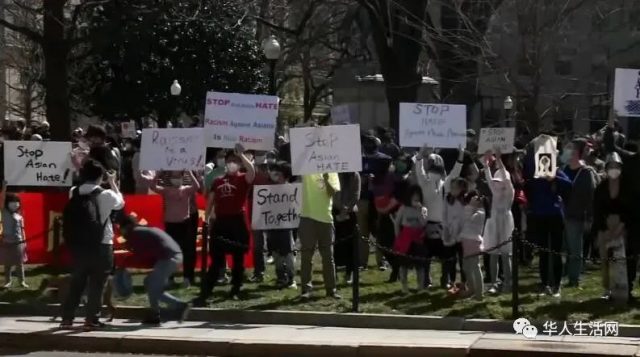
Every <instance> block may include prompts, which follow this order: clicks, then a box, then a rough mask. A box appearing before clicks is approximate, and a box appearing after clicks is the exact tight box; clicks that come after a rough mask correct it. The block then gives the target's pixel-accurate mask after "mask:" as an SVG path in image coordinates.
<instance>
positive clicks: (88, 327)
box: [82, 321, 107, 331]
mask: <svg viewBox="0 0 640 357" xmlns="http://www.w3.org/2000/svg"><path fill="white" fill-rule="evenodd" d="M105 327H107V324H105V323H102V322H100V321H85V322H84V325H83V326H82V329H83V330H85V331H95V330H100V329H103V328H105Z"/></svg>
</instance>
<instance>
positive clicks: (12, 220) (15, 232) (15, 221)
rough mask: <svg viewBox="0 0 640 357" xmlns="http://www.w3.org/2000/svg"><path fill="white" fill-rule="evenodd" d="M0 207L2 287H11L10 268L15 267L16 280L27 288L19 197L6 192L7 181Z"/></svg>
mask: <svg viewBox="0 0 640 357" xmlns="http://www.w3.org/2000/svg"><path fill="white" fill-rule="evenodd" d="M0 207H2V236H1V237H0V265H4V278H5V282H4V288H5V289H9V288H11V285H12V282H13V279H12V277H11V270H12V268H13V267H15V268H16V273H17V274H18V280H19V281H20V285H21V286H22V287H23V288H28V287H29V285H27V283H26V281H25V278H24V263H25V262H26V261H27V241H26V237H25V234H24V219H23V218H22V214H21V207H20V198H19V197H18V196H17V195H16V194H13V193H7V183H6V182H4V184H3V185H2V192H0Z"/></svg>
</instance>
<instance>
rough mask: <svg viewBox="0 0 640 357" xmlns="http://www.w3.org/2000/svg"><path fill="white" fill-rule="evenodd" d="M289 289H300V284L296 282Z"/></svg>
mask: <svg viewBox="0 0 640 357" xmlns="http://www.w3.org/2000/svg"><path fill="white" fill-rule="evenodd" d="M287 288H289V289H293V290H296V289H298V284H296V282H295V281H294V282H293V283H291V285H289V286H288V287H287Z"/></svg>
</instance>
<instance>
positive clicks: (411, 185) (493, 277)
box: [0, 123, 640, 327]
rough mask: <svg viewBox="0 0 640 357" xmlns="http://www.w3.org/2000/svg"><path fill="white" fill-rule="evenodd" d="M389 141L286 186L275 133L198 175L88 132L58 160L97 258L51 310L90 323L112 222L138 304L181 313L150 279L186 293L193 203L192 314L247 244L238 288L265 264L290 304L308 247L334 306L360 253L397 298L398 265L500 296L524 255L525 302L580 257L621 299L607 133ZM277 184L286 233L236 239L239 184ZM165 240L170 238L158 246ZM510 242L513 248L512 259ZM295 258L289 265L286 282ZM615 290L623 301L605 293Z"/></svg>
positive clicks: (12, 255) (10, 207)
mask: <svg viewBox="0 0 640 357" xmlns="http://www.w3.org/2000/svg"><path fill="white" fill-rule="evenodd" d="M138 134H139V133H138ZM4 137H5V139H7V140H19V139H23V140H46V139H47V138H48V125H41V126H38V127H33V128H26V126H24V125H22V126H18V127H15V128H14V130H12V131H11V132H5V134H4ZM549 137H557V138H558V140H557V154H558V155H557V157H558V169H557V170H556V171H555V175H554V176H551V177H544V178H540V177H538V178H537V176H536V175H535V170H536V164H535V158H534V156H535V155H534V152H535V150H536V148H537V147H538V146H539V145H541V142H543V141H545V140H546V139H547V138H549ZM395 138H396V135H395V133H394V132H393V131H392V130H390V129H384V128H379V129H378V130H372V131H368V132H366V133H363V134H362V137H361V142H362V157H363V170H362V172H349V173H339V174H337V173H325V174H314V175H304V176H301V177H295V176H293V175H292V172H291V153H290V146H289V144H288V143H287V141H286V140H285V138H284V137H279V138H278V139H277V140H276V142H277V143H276V148H275V149H274V150H273V151H271V152H266V153H265V152H261V153H258V152H253V151H248V150H245V149H244V148H243V147H242V145H237V146H236V148H235V149H232V150H223V149H211V148H209V149H207V152H206V161H207V164H206V166H205V169H204V171H203V172H151V171H141V170H139V168H138V166H139V161H140V159H139V152H140V136H139V135H138V137H137V138H129V139H123V138H119V136H118V135H117V133H116V132H115V131H113V130H111V131H110V130H108V129H105V128H104V127H102V126H96V125H92V126H90V127H89V128H88V129H87V130H86V131H83V130H81V129H78V130H76V131H74V135H73V140H74V150H73V152H72V159H73V163H74V165H75V166H76V168H77V169H78V173H79V175H78V177H77V186H76V187H75V188H74V189H73V190H72V194H71V197H72V200H73V197H75V195H78V196H82V195H85V196H87V197H92V196H95V197H97V199H98V208H99V209H97V217H98V219H99V221H100V224H101V225H102V227H103V229H102V230H101V233H100V235H101V236H100V238H99V242H98V244H97V248H91V249H94V251H93V253H92V254H94V258H95V257H101V259H92V258H91V257H90V258H88V259H87V254H85V253H86V252H85V253H83V251H79V252H78V253H77V254H75V255H74V258H75V259H74V275H73V277H74V280H73V285H72V287H73V288H72V293H71V294H70V296H69V297H68V298H67V301H66V303H65V305H64V314H63V317H64V322H63V325H64V326H69V325H70V324H71V323H72V320H73V314H74V311H75V308H76V307H77V305H78V303H79V301H80V295H81V294H82V292H83V291H84V288H85V285H86V284H87V282H89V283H88V284H89V301H88V305H89V307H90V308H89V309H87V322H86V323H87V326H89V327H95V326H98V324H99V321H98V320H97V317H96V311H97V310H96V306H100V305H99V301H100V296H101V295H100V291H101V290H100V286H101V285H104V279H105V277H106V275H107V274H108V273H109V272H110V269H111V268H112V262H113V257H112V254H113V250H112V244H113V242H112V241H113V228H112V222H114V223H115V224H121V225H122V227H123V228H124V231H125V232H126V234H125V238H126V236H127V235H131V234H133V233H131V232H137V231H140V233H139V234H140V235H143V236H144V237H147V239H150V240H155V241H156V243H157V244H155V245H151V246H150V247H151V248H149V249H150V250H153V252H151V253H149V252H146V253H144V252H142V253H141V252H140V250H144V244H142V243H140V242H137V244H135V245H136V247H137V249H134V250H137V251H138V254H147V257H152V258H153V260H154V261H153V263H154V266H155V269H154V272H155V273H154V274H152V275H150V279H149V283H148V284H147V285H148V286H147V289H148V290H149V299H150V302H151V305H152V308H153V310H154V311H155V312H157V311H158V301H160V300H162V301H167V302H168V303H169V304H170V305H172V306H173V307H174V308H176V309H178V310H180V312H181V316H183V315H184V313H185V310H186V304H184V303H182V302H180V301H179V300H177V299H175V298H173V297H172V296H170V295H168V294H166V293H164V283H165V280H167V279H173V278H172V274H173V273H174V272H175V271H176V270H177V268H178V265H182V272H183V273H182V274H183V280H182V281H183V284H184V285H185V286H190V285H193V284H194V283H195V274H194V268H195V260H196V239H197V232H198V210H197V206H196V195H197V194H198V193H199V192H200V193H202V194H203V195H204V196H205V197H206V201H207V205H206V213H205V216H206V222H207V223H208V227H210V234H209V236H210V237H211V238H210V240H209V252H210V255H211V258H212V261H213V265H212V266H211V267H209V271H208V272H207V274H206V278H205V280H204V281H203V282H202V283H201V284H200V287H201V291H200V294H199V295H198V296H197V297H196V298H195V300H194V301H193V304H194V305H196V306H206V305H207V300H208V298H209V297H210V296H211V294H212V291H213V289H214V287H216V286H217V285H220V284H224V283H226V281H227V274H226V273H227V270H228V269H227V268H228V267H227V265H226V259H224V258H225V256H227V255H229V256H231V257H232V264H231V266H230V268H231V280H230V283H231V290H230V293H229V297H230V298H232V299H241V298H242V285H243V282H244V281H245V269H244V255H245V254H246V253H247V252H248V251H249V247H250V244H249V242H250V239H251V237H253V242H254V245H253V246H254V247H255V248H254V250H253V251H252V254H253V256H254V257H253V258H254V259H253V261H254V265H255V266H254V271H253V275H252V276H251V277H250V280H251V281H256V282H261V281H263V280H264V273H265V264H266V261H268V259H265V255H268V256H269V257H270V258H273V260H274V262H275V264H276V286H277V287H278V288H281V289H284V288H293V289H297V288H299V289H300V293H301V298H303V299H308V298H310V297H311V296H312V288H313V286H312V271H313V269H312V268H313V267H312V264H313V256H314V253H315V251H316V250H317V251H318V252H319V253H320V256H321V258H322V259H321V263H322V275H323V281H324V285H323V287H324V289H325V294H326V296H327V297H330V298H336V299H339V298H340V295H339V294H338V291H337V285H338V284H337V280H338V275H337V273H336V266H338V267H341V266H342V267H345V277H344V279H345V281H346V282H347V283H351V280H352V274H353V272H354V270H355V269H361V268H366V267H367V266H368V265H369V264H368V260H369V258H370V254H369V252H370V249H371V248H372V247H373V248H375V251H376V254H375V255H372V256H373V257H375V259H376V264H377V267H378V268H379V269H380V270H389V271H390V275H389V282H400V283H401V286H402V291H403V292H405V293H408V292H409V284H408V273H409V272H410V271H411V270H412V269H415V271H416V277H417V289H418V290H422V289H429V288H434V285H435V287H436V288H437V287H439V288H442V289H446V290H447V291H448V293H449V294H450V295H451V296H452V297H459V298H474V299H478V300H481V299H483V296H484V295H485V294H500V293H506V292H510V291H511V289H512V284H511V270H512V264H527V265H528V264H530V263H531V262H532V259H533V252H534V251H535V250H538V253H539V278H540V294H541V296H542V295H549V296H553V297H560V295H561V288H562V286H563V283H562V280H563V277H566V284H565V285H564V286H566V287H567V288H579V287H580V284H581V277H582V274H583V269H584V261H585V260H587V259H588V260H591V261H593V262H599V264H601V266H602V269H603V289H604V291H603V298H605V299H615V300H621V301H628V300H631V299H634V297H633V295H632V291H633V282H634V281H635V278H636V270H637V263H638V262H637V254H639V253H640V240H639V239H640V238H638V235H639V233H640V232H639V231H640V223H639V222H640V220H639V219H637V218H640V217H635V216H634V215H637V214H639V213H636V212H638V211H637V210H634V206H635V204H634V203H635V202H638V199H640V184H639V183H638V182H640V181H638V179H640V156H638V150H637V148H636V147H634V146H633V145H632V144H628V143H627V142H626V140H625V137H624V135H623V134H622V132H621V130H620V129H619V127H618V126H616V125H613V123H610V124H609V125H607V126H606V127H605V128H603V129H602V130H600V131H598V132H596V133H593V134H591V135H586V136H575V137H566V136H563V135H561V134H559V133H554V132H543V133H541V134H540V135H539V136H537V137H535V138H533V139H531V138H526V136H525V135H522V136H520V137H519V138H518V139H517V140H516V142H515V143H514V150H513V152H511V153H508V154H507V153H501V152H500V151H499V150H497V149H495V150H490V151H488V152H486V153H477V139H478V138H477V136H476V133H475V132H474V131H473V130H468V131H467V144H466V148H462V147H461V148H459V149H458V150H456V149H441V150H438V149H436V148H430V147H429V145H428V144H429V143H425V147H423V148H421V149H420V150H415V149H411V150H410V149H406V148H401V147H399V146H398V145H397V144H396V143H395ZM525 138H526V139H525ZM116 182H117V184H116ZM288 182H299V183H301V185H302V211H301V219H300V225H299V228H298V229H297V230H274V231H252V230H251V227H250V226H248V225H247V223H246V222H247V220H246V215H247V214H249V215H250V212H248V210H249V209H250V207H251V205H250V204H248V202H249V200H250V197H251V196H252V189H253V186H254V185H275V184H286V183H288ZM123 193H136V194H151V193H156V194H160V195H162V196H163V197H164V220H165V230H166V234H167V235H163V234H160V233H159V232H157V231H143V230H140V229H139V228H137V227H138V225H137V223H136V222H135V221H134V220H132V218H131V217H126V216H125V215H124V214H122V213H121V212H122V205H123V200H122V194H123ZM3 200H4V202H5V204H4V208H3V217H5V216H8V217H11V218H10V219H6V218H5V219H3V228H4V236H3V245H2V250H1V251H0V253H2V254H0V263H2V264H4V265H5V275H6V276H7V280H8V281H7V282H6V283H7V285H6V286H7V287H9V286H10V285H11V267H12V266H15V267H17V270H18V275H19V278H20V282H21V283H22V284H23V286H26V283H25V281H24V274H23V270H24V269H23V268H22V263H23V259H22V256H23V255H24V251H25V249H24V233H23V230H22V228H23V226H24V223H23V222H22V218H21V216H20V205H19V199H18V198H17V196H15V195H10V194H7V193H5V192H4V191H3ZM166 237H171V239H172V240H173V241H174V243H172V244H169V243H168V242H166ZM132 239H135V238H132ZM354 240H355V241H357V242H358V243H357V244H354V243H355V242H354ZM512 244H517V245H518V248H519V249H518V251H519V253H520V254H519V255H518V256H516V257H514V256H512V246H511V245H512ZM153 247H155V248H153ZM296 247H298V249H296ZM536 248H539V249H536ZM83 249H85V250H86V249H88V248H86V247H85V248H83ZM354 249H357V252H354ZM355 256H357V257H359V258H358V259H357V260H358V262H357V263H356V262H355V261H354V257H355ZM296 259H300V276H299V279H298V282H299V285H298V283H297V282H296V280H297V279H296V276H295V275H296V269H295V268H294V265H295V260H296ZM621 262H623V263H621ZM432 263H433V264H440V265H441V269H440V271H441V275H440V276H433V272H432V269H431V268H432V266H433V264H432ZM621 266H622V267H623V269H620V267H621ZM612 274H613V275H612ZM152 277H153V278H152ZM621 286H624V291H625V294H623V295H624V296H620V294H615V293H614V291H616V289H618V290H619V288H620V287H621ZM151 320H152V321H158V320H159V315H158V314H156V313H154V315H153V316H152V318H151Z"/></svg>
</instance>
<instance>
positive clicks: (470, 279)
mask: <svg viewBox="0 0 640 357" xmlns="http://www.w3.org/2000/svg"><path fill="white" fill-rule="evenodd" d="M462 264H463V265H464V271H465V275H466V276H467V287H468V288H469V289H470V290H471V291H472V292H473V296H475V297H476V298H482V295H483V294H484V279H483V277H482V269H480V256H472V257H465V258H463V263H462Z"/></svg>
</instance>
